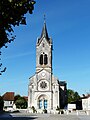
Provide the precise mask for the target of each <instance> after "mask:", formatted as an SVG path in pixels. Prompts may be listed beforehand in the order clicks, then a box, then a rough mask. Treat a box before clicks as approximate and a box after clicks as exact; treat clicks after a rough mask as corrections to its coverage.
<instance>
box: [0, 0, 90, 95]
mask: <svg viewBox="0 0 90 120" xmlns="http://www.w3.org/2000/svg"><path fill="white" fill-rule="evenodd" d="M44 14H45V15H46V26H47V31H48V34H49V37H51V38H52V40H53V74H54V75H55V76H56V77H57V78H58V79H59V80H61V81H66V82H67V88H68V89H72V90H74V91H77V92H78V93H79V94H80V95H82V94H87V93H90V0H36V4H35V8H34V11H33V14H32V15H30V14H26V15H25V16H26V18H27V19H26V20H27V25H26V26H25V25H23V26H20V27H15V28H14V34H15V35H16V39H15V40H14V42H12V43H10V44H8V48H2V56H1V58H2V63H3V67H7V70H6V72H5V73H3V75H1V76H0V95H3V94H4V93H5V92H15V94H20V95H22V96H27V95H28V84H29V77H31V76H32V75H34V74H35V70H36V41H37V38H38V37H40V35H41V31H42V28H43V24H44Z"/></svg>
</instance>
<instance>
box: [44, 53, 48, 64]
mask: <svg viewBox="0 0 90 120" xmlns="http://www.w3.org/2000/svg"><path fill="white" fill-rule="evenodd" d="M47 64H48V57H47V55H46V54H45V55H44V65H47Z"/></svg>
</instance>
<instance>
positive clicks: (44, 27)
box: [41, 21, 49, 40]
mask: <svg viewBox="0 0 90 120" xmlns="http://www.w3.org/2000/svg"><path fill="white" fill-rule="evenodd" d="M43 37H45V38H46V39H47V40H48V38H49V37H48V32H47V28H46V22H45V21H44V26H43V29H42V33H41V38H43Z"/></svg>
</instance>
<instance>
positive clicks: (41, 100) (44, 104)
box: [37, 94, 49, 109]
mask: <svg viewBox="0 0 90 120" xmlns="http://www.w3.org/2000/svg"><path fill="white" fill-rule="evenodd" d="M48 104H49V99H48V96H47V95H45V94H42V95H40V96H39V97H38V99H37V105H38V108H39V109H47V108H48Z"/></svg>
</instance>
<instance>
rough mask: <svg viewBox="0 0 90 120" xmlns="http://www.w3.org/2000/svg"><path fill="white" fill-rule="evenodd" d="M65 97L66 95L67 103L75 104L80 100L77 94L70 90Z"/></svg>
mask: <svg viewBox="0 0 90 120" xmlns="http://www.w3.org/2000/svg"><path fill="white" fill-rule="evenodd" d="M67 95H68V103H71V102H75V101H77V100H79V98H80V96H79V94H78V92H74V91H73V90H71V89H68V90H67Z"/></svg>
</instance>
